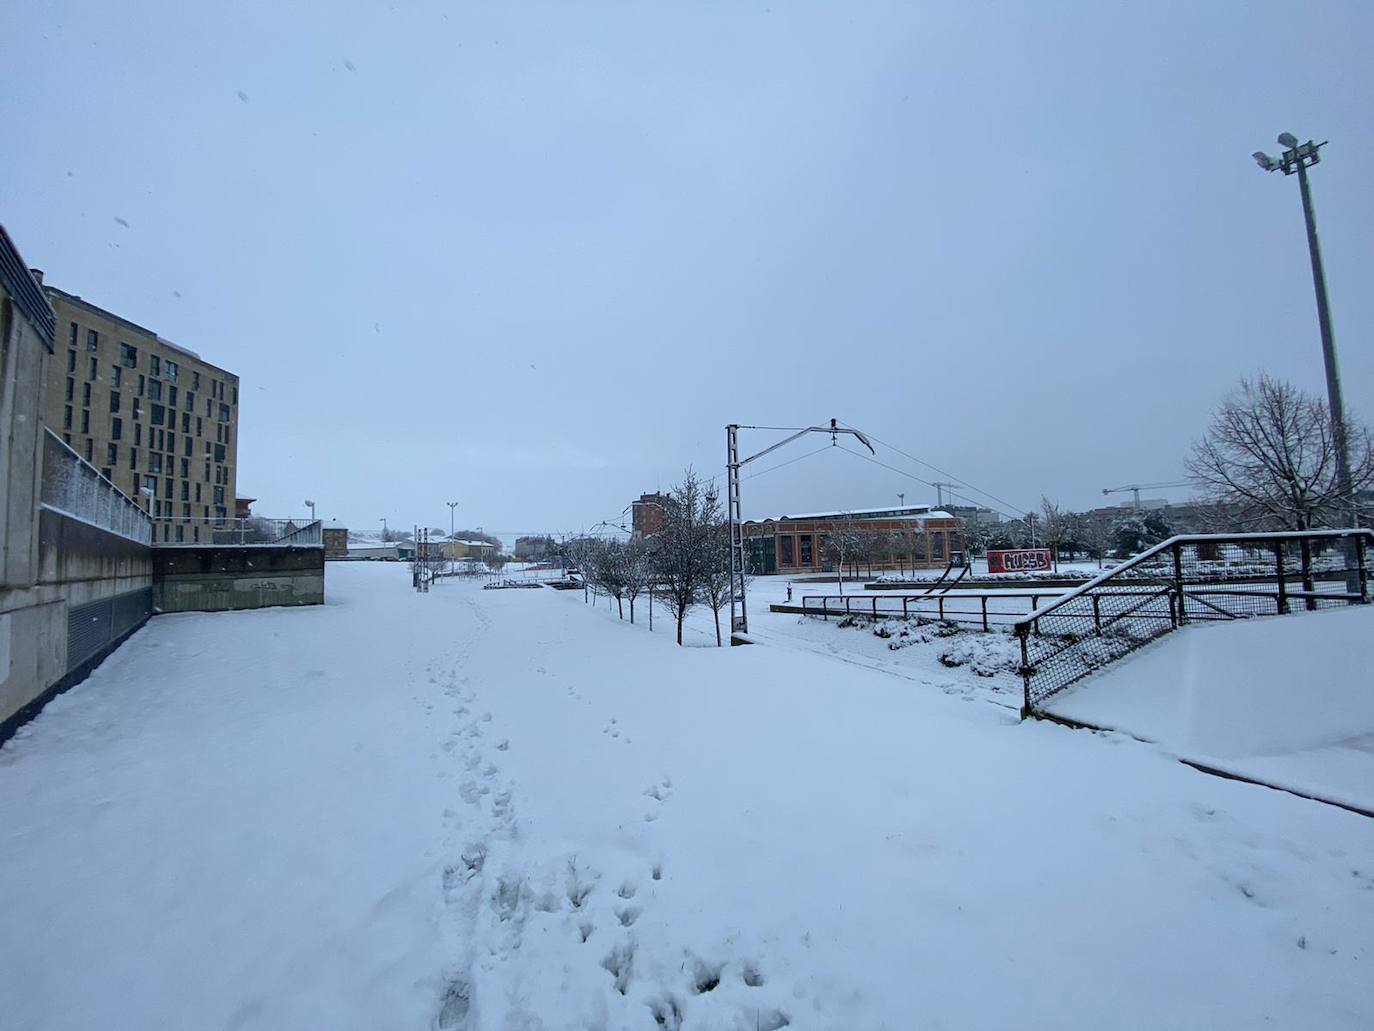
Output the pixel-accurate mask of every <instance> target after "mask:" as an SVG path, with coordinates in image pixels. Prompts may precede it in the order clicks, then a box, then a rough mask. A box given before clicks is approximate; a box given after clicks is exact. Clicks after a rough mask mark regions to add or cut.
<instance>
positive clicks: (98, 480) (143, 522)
mask: <svg viewBox="0 0 1374 1031" xmlns="http://www.w3.org/2000/svg"><path fill="white" fill-rule="evenodd" d="M39 501H40V502H41V503H42V506H43V507H44V508H46V509H48V510H49V511H52V512H57V513H59V514H61V515H65V516H69V517H71V518H72V519H76V520H79V521H80V522H83V523H88V524H89V525H91V526H96V527H99V528H100V529H102V530H108V531H109V532H110V533H113V534H118V535H119V536H120V537H127V538H128V539H129V540H131V541H137V542H138V543H140V544H149V543H151V542H152V539H153V528H152V523H151V522H150V521H149V519H148V514H147V513H146V512H144V511H143V509H141V508H139V507H138V505H137V504H136V503H135V502H134V501H133V499H132V498H130V497H128V496H127V495H126V494H124V493H123V492H122V491H120V489H119V488H118V487H116V486H115V485H114V484H113V483H111V482H110V481H109V480H107V479H105V477H103V476H101V475H100V471H99V470H98V469H96V468H95V466H93V465H91V464H90V463H89V462H87V461H86V460H85V459H84V458H82V457H81V456H80V455H78V454H77V453H76V452H75V451H73V450H72V449H71V448H70V447H68V446H67V445H66V444H64V443H63V442H62V438H61V437H59V436H57V434H55V433H53V432H52V430H47V431H46V432H45V433H44V435H43V486H42V492H41V493H40V495H39Z"/></svg>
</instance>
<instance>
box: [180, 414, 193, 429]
mask: <svg viewBox="0 0 1374 1031" xmlns="http://www.w3.org/2000/svg"><path fill="white" fill-rule="evenodd" d="M181 432H182V433H190V432H191V417H190V416H189V415H187V414H186V413H185V412H182V413H181Z"/></svg>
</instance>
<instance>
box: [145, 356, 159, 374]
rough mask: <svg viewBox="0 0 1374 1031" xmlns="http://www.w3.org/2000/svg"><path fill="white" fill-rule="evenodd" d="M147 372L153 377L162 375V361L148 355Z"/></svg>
mask: <svg viewBox="0 0 1374 1031" xmlns="http://www.w3.org/2000/svg"><path fill="white" fill-rule="evenodd" d="M148 371H149V372H151V373H152V374H153V375H154V376H161V375H162V361H161V360H160V359H159V358H158V356H157V355H155V354H150V355H148Z"/></svg>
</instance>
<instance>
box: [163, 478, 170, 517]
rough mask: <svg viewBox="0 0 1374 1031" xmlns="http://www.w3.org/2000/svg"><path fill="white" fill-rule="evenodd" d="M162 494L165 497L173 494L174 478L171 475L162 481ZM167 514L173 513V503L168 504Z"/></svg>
mask: <svg viewBox="0 0 1374 1031" xmlns="http://www.w3.org/2000/svg"><path fill="white" fill-rule="evenodd" d="M162 496H163V497H164V498H170V497H171V496H172V478H171V477H170V476H168V477H166V478H164V479H163V481H162ZM167 514H168V515H171V514H172V506H171V505H168V506H167Z"/></svg>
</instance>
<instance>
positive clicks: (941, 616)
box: [939, 594, 945, 621]
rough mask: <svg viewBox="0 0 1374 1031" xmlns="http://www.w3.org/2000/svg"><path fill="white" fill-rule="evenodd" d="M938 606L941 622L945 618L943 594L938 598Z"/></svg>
mask: <svg viewBox="0 0 1374 1031" xmlns="http://www.w3.org/2000/svg"><path fill="white" fill-rule="evenodd" d="M939 605H940V619H941V621H943V620H944V618H945V596H944V595H943V594H942V595H940V598H939Z"/></svg>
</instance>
